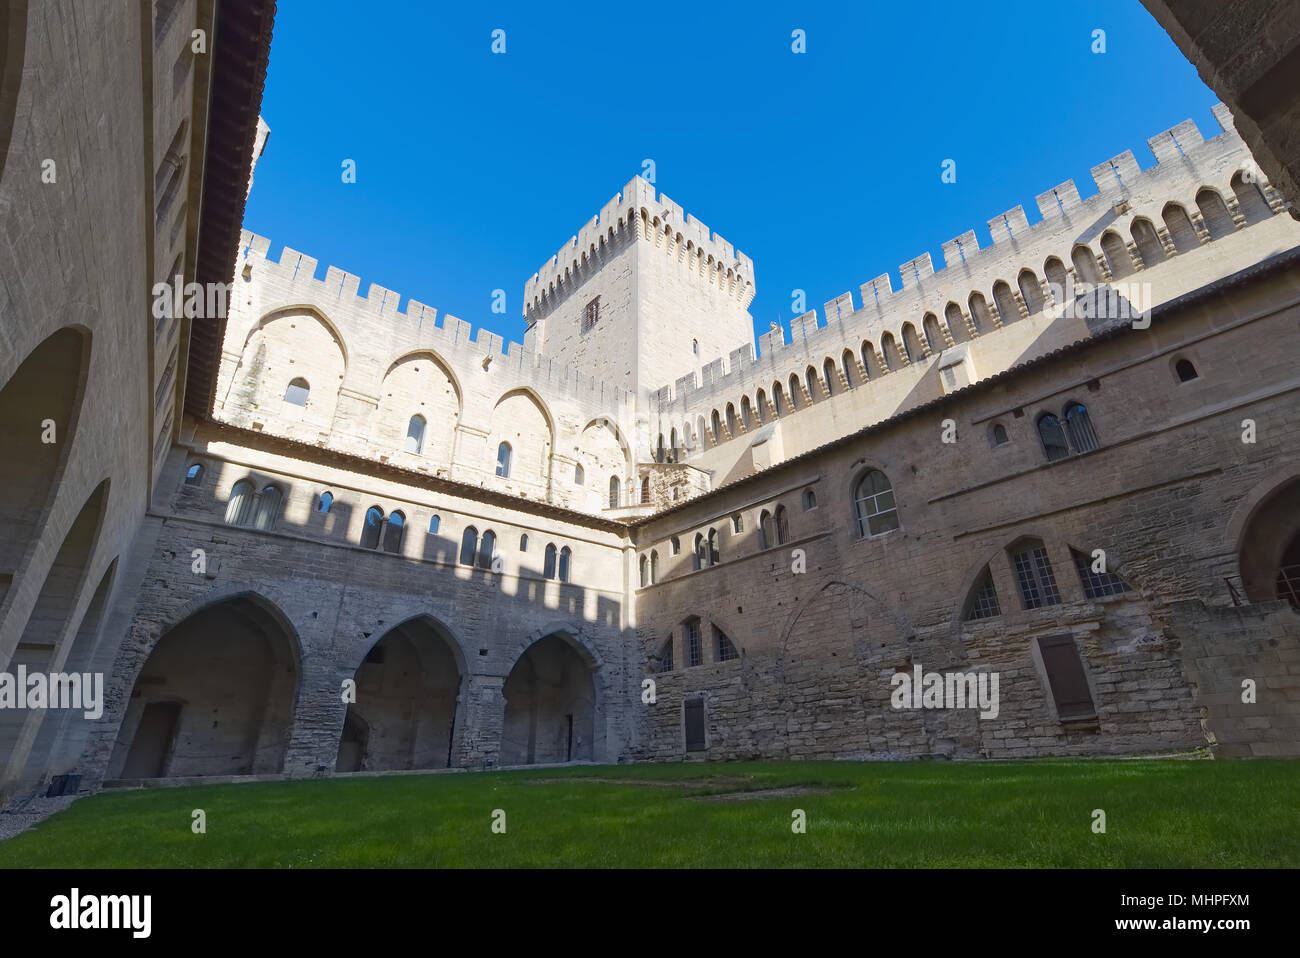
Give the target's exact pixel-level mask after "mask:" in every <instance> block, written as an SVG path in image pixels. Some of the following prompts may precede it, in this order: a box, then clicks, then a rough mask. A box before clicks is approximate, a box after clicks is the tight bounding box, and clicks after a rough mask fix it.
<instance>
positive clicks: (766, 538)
mask: <svg viewBox="0 0 1300 958" xmlns="http://www.w3.org/2000/svg"><path fill="white" fill-rule="evenodd" d="M775 544H776V532H775V531H774V529H773V527H772V513H770V512H768V511H767V510H766V509H764V510H763V511H762V513H760V515H759V517H758V547H759V548H760V549H770V548H771V547H772V546H774V545H775Z"/></svg>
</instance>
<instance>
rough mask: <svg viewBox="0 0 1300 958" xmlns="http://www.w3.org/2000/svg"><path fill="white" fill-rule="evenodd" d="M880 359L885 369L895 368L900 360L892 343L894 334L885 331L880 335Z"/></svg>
mask: <svg viewBox="0 0 1300 958" xmlns="http://www.w3.org/2000/svg"><path fill="white" fill-rule="evenodd" d="M880 361H881V363H883V364H884V367H885V369H886V370H890V371H892V370H895V369H897V368H898V366H899V364H900V362H901V361H902V360H900V359H899V356H898V347H897V346H895V345H894V334H893V333H885V335H883V336H881V337H880Z"/></svg>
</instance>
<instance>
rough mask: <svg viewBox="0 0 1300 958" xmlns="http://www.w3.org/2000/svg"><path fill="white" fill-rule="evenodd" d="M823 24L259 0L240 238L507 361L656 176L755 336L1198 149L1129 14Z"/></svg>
mask: <svg viewBox="0 0 1300 958" xmlns="http://www.w3.org/2000/svg"><path fill="white" fill-rule="evenodd" d="M449 6H450V5H449ZM840 6H841V5H834V6H831V7H827V8H826V9H822V8H821V7H820V6H818V5H814V4H809V3H788V4H755V5H749V4H745V5H741V4H734V3H728V4H707V3H691V4H680V5H678V4H672V3H654V4H619V5H610V4H593V5H590V6H587V5H583V4H566V5H564V6H563V7H556V6H554V5H551V4H546V5H542V4H517V5H516V4H467V5H455V7H454V9H447V8H444V7H443V6H442V5H441V4H430V3H416V2H405V3H398V2H393V3H385V4H380V3H373V4H369V5H365V4H356V3H355V2H336V0H280V2H279V14H278V16H277V19H276V24H275V36H274V40H273V42H272V46H271V62H270V68H269V73H268V77H267V83H266V93H265V97H264V99H263V103H262V114H263V116H264V117H265V118H266V121H267V123H268V124H270V127H271V138H270V141H269V144H268V147H267V150H266V152H265V154H264V155H263V156H262V159H261V160H260V162H259V163H258V167H257V173H256V181H255V184H254V187H253V192H252V195H251V196H250V198H249V203H248V209H247V212H246V216H245V221H244V225H245V227H246V228H248V229H250V230H252V231H253V232H255V233H259V234H261V235H263V236H267V237H269V238H270V239H271V241H272V247H271V253H272V256H278V251H279V249H280V247H281V246H283V245H285V244H287V245H289V246H291V247H293V248H294V249H297V250H301V251H302V252H305V253H307V254H309V255H311V256H314V257H316V258H317V259H319V261H320V266H319V268H318V271H317V273H318V275H319V276H321V277H323V276H324V272H325V268H326V266H327V265H334V266H338V267H340V268H342V269H345V270H347V271H348V272H351V273H355V274H357V275H359V276H360V277H361V292H362V294H363V295H364V293H365V291H366V289H367V288H368V286H369V284H370V283H372V282H375V283H378V284H380V285H381V286H385V287H387V288H389V289H392V290H395V291H396V292H398V293H400V294H401V295H402V308H403V309H404V308H405V302H406V299H407V298H408V297H414V298H415V299H417V300H420V301H421V302H424V303H427V304H428V305H430V306H433V307H435V308H437V309H438V311H439V313H440V314H442V313H451V314H453V315H456V316H458V317H460V318H461V319H464V320H467V321H468V322H470V323H472V324H473V325H474V326H475V327H480V326H482V327H487V328H489V329H491V330H493V331H494V332H497V333H500V334H501V335H502V336H504V337H505V338H506V339H507V340H515V341H520V342H522V337H523V329H524V322H523V318H522V315H521V307H522V295H523V284H524V281H525V280H526V279H527V278H528V277H529V276H531V275H532V274H533V273H534V272H535V271H536V270H537V269H538V268H539V267H540V266H542V265H543V264H544V263H545V262H546V261H547V260H548V259H549V258H550V257H551V255H552V254H554V253H555V251H556V250H558V249H559V248H560V246H561V245H562V244H563V243H565V242H566V241H567V240H568V238H569V237H570V236H572V235H573V234H574V233H576V232H577V231H578V229H579V228H580V227H581V226H582V225H583V224H584V223H586V222H587V221H588V220H589V219H591V217H592V216H594V215H596V213H597V212H599V210H600V208H601V206H603V205H604V204H605V203H606V202H607V201H608V200H609V199H610V198H611V197H612V196H614V194H615V193H617V192H618V191H619V190H620V189H621V188H622V187H623V185H624V184H625V183H627V182H628V181H629V180H630V179H631V178H632V177H633V176H636V175H637V174H638V173H640V172H641V170H642V163H643V161H644V160H645V159H653V160H654V163H655V186H656V188H657V189H658V190H660V191H661V192H663V193H666V194H667V195H668V196H669V197H671V198H672V199H673V200H674V201H676V202H677V203H679V204H681V206H682V207H683V208H684V209H685V210H686V211H687V212H688V213H690V214H692V215H694V216H695V217H697V218H698V219H700V220H702V221H703V222H704V223H706V224H708V226H709V227H710V228H711V229H712V230H714V231H715V232H717V233H719V234H721V235H722V236H723V237H725V238H726V239H727V240H729V241H730V242H731V243H733V244H734V245H735V246H736V247H737V248H738V249H740V250H741V251H743V252H744V253H746V254H748V255H749V257H750V258H751V259H752V260H753V261H754V265H755V276H756V280H757V286H758V294H757V296H756V297H755V299H754V301H753V302H752V303H751V305H750V312H751V313H752V315H753V316H754V321H755V327H756V328H757V329H758V330H759V331H761V332H766V331H767V328H768V323H769V322H770V321H773V320H776V319H778V318H779V319H781V320H783V321H785V322H786V323H787V324H788V321H789V319H790V318H791V316H792V314H793V311H792V308H791V298H792V291H793V290H795V289H802V290H805V291H806V295H807V302H808V304H809V306H815V307H816V308H817V309H818V311H819V313H820V311H821V304H822V303H823V302H825V301H827V300H829V299H832V298H833V297H835V296H837V295H839V294H840V293H842V292H845V291H846V290H851V291H852V292H853V295H854V301H855V302H859V295H858V287H859V286H860V285H861V284H862V283H864V282H866V281H867V280H870V279H872V278H874V277H876V276H878V275H880V274H881V273H885V272H889V273H891V274H892V275H893V277H894V283H895V288H897V286H898V266H899V264H900V263H903V262H905V261H908V260H910V259H911V258H912V257H914V256H917V255H920V254H921V253H923V252H925V251H927V250H928V251H930V253H931V255H932V257H933V258H934V261H935V263H936V265H938V264H940V263H941V262H942V254H941V251H940V244H942V243H943V242H944V241H946V240H948V239H951V238H953V237H955V236H957V235H959V234H960V233H963V232H965V231H966V230H968V229H972V228H973V229H975V231H976V234H977V235H978V236H979V239H980V245H981V246H985V245H987V244H988V243H989V232H988V227H987V225H986V221H987V220H988V219H990V218H991V217H993V216H995V215H998V214H1000V213H1002V212H1004V211H1005V210H1008V209H1010V208H1012V207H1014V206H1016V205H1017V204H1021V205H1023V206H1024V207H1025V211H1026V213H1027V215H1028V216H1029V220H1030V222H1031V223H1032V222H1037V221H1038V220H1039V219H1040V216H1039V214H1038V210H1037V207H1036V205H1035V203H1034V197H1035V196H1036V195H1037V194H1038V193H1040V192H1042V191H1043V190H1046V189H1049V188H1051V187H1053V186H1055V185H1056V184H1058V183H1060V182H1062V181H1064V180H1066V179H1068V178H1071V177H1072V178H1073V179H1074V180H1075V182H1076V183H1077V184H1078V186H1079V190H1080V193H1081V194H1082V195H1083V196H1085V197H1086V196H1089V195H1092V194H1093V193H1095V192H1096V187H1095V185H1094V184H1093V182H1092V179H1091V177H1090V175H1089V173H1088V171H1089V169H1090V168H1091V167H1092V166H1094V165H1095V164H1097V163H1100V162H1103V161H1104V160H1107V159H1109V158H1110V157H1112V156H1114V155H1116V154H1118V153H1121V152H1123V151H1124V150H1126V149H1132V150H1133V151H1134V153H1135V155H1136V156H1137V159H1138V164H1139V165H1140V166H1142V167H1143V168H1146V167H1149V166H1151V165H1153V164H1154V162H1155V161H1154V158H1153V157H1152V156H1151V152H1150V150H1149V149H1148V148H1147V146H1146V140H1147V138H1148V137H1150V136H1153V135H1154V134H1156V133H1158V132H1160V131H1162V130H1165V129H1168V128H1169V127H1172V126H1174V125H1175V124H1177V123H1179V122H1181V121H1182V120H1184V119H1186V118H1188V117H1191V118H1192V119H1193V120H1195V122H1196V124H1197V126H1198V127H1199V128H1200V129H1201V131H1202V133H1203V134H1205V135H1207V136H1210V135H1213V134H1215V133H1217V132H1218V125H1217V123H1215V121H1214V119H1213V117H1212V116H1211V115H1210V107H1211V106H1212V105H1213V104H1214V103H1215V101H1216V98H1215V96H1214V94H1213V92H1212V91H1211V90H1209V89H1208V88H1207V87H1205V86H1204V85H1203V84H1202V83H1201V81H1200V79H1199V78H1198V77H1197V75H1196V71H1195V69H1194V68H1193V67H1192V66H1191V65H1190V64H1188V63H1187V61H1186V60H1185V59H1184V58H1183V57H1182V55H1181V54H1180V53H1179V51H1178V49H1177V47H1176V46H1175V45H1174V43H1173V42H1172V41H1171V40H1170V39H1169V38H1168V36H1166V35H1165V33H1164V32H1163V31H1162V30H1161V29H1160V27H1159V26H1158V25H1157V24H1156V22H1155V20H1153V19H1152V18H1151V16H1150V15H1149V14H1148V13H1147V12H1146V10H1145V9H1144V8H1143V7H1142V5H1141V4H1140V3H1138V2H1137V0H1091V2H1089V0H1072V2H1069V3H1058V2H1044V0H1037V2H1010V0H996V2H990V3H989V4H983V3H971V2H963V3H955V2H954V3H948V2H942V3H933V4H926V3H922V2H913V3H907V4H896V3H889V4H885V3H875V2H870V3H854V4H851V5H850V4H846V5H844V6H851V7H852V9H848V10H846V9H840ZM495 29H502V30H504V31H505V42H506V52H505V53H504V54H494V53H492V52H491V44H492V31H493V30H495ZM796 29H801V30H803V31H805V35H806V42H807V52H806V53H802V54H796V53H793V52H792V50H791V44H792V40H791V34H792V31H794V30H796ZM1098 29H1100V30H1104V31H1105V43H1106V52H1105V53H1094V52H1092V49H1091V47H1092V44H1093V37H1092V35H1093V31H1094V30H1098ZM345 159H352V160H355V162H356V170H357V177H356V179H357V181H356V182H355V183H344V182H342V176H341V173H342V163H343V161H344V160H345ZM946 159H952V160H954V161H955V162H956V174H957V179H956V182H955V183H943V182H942V181H941V172H942V164H943V162H944V160H946ZM498 288H500V289H504V290H505V291H506V297H507V299H506V306H507V311H506V313H505V314H504V315H500V314H494V313H493V312H492V310H491V307H492V294H493V290H495V289H498ZM823 321H824V317H823ZM787 328H788V327H787Z"/></svg>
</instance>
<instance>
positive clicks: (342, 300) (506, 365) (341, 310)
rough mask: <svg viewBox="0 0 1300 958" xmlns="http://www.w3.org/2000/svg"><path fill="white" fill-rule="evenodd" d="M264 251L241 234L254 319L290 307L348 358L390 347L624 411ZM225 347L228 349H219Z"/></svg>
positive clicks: (384, 297) (492, 338)
mask: <svg viewBox="0 0 1300 958" xmlns="http://www.w3.org/2000/svg"><path fill="white" fill-rule="evenodd" d="M270 246H271V241H270V240H269V239H268V238H266V237H264V236H258V235H257V234H255V233H251V232H249V231H248V230H244V231H243V233H242V239H241V243H240V249H241V256H240V260H239V264H238V267H239V268H238V270H237V272H236V290H238V286H239V284H240V283H241V282H243V281H244V280H245V279H247V280H251V279H252V278H253V276H254V275H256V277H257V280H258V288H259V295H260V299H259V302H258V304H257V312H258V314H259V316H266V315H270V314H272V313H274V312H276V311H279V310H283V309H288V308H291V307H301V306H309V307H312V308H314V309H316V310H318V311H319V312H320V313H321V314H322V315H323V316H324V317H325V318H326V319H327V320H328V321H329V323H330V325H331V326H332V327H333V328H334V329H335V330H336V332H337V334H338V335H339V337H340V338H341V339H342V340H343V342H342V346H343V349H344V354H345V355H350V354H351V352H352V350H351V349H350V348H349V347H350V346H356V345H358V344H359V343H361V342H366V343H373V342H375V341H385V340H391V348H390V349H389V352H397V351H407V352H410V351H416V350H430V351H432V352H434V353H436V354H437V355H438V356H439V357H440V358H442V359H443V360H444V361H445V362H446V363H447V364H448V365H449V366H451V367H452V369H453V370H456V371H457V372H458V374H460V375H464V374H465V371H469V370H472V371H473V372H474V374H475V375H478V376H482V375H486V376H488V377H490V378H492V379H496V380H499V381H500V382H499V384H498V386H497V387H496V388H497V389H499V390H507V389H511V388H518V387H520V386H523V387H528V388H532V389H534V390H536V391H537V392H538V393H539V394H540V395H543V396H547V397H550V396H555V395H562V396H566V397H569V398H571V399H573V400H575V401H577V402H579V403H580V404H582V405H583V406H584V407H587V408H589V409H590V410H591V411H592V412H593V414H596V413H604V414H610V415H614V416H616V417H618V416H622V415H623V414H625V413H628V412H629V411H630V410H631V408H632V394H631V393H630V392H629V391H628V390H626V389H624V388H622V387H619V386H617V385H614V384H612V383H609V382H605V381H602V380H598V379H596V378H594V377H592V376H590V375H587V374H586V373H584V372H582V371H581V370H579V369H577V368H575V367H573V366H570V365H566V364H563V363H560V362H556V361H555V360H553V359H551V358H549V357H547V356H544V355H540V354H538V353H536V352H534V351H532V350H529V349H527V348H525V347H524V346H523V345H521V344H520V343H516V342H510V343H507V342H505V340H504V339H503V337H501V336H500V335H499V334H497V333H494V332H492V331H490V330H487V329H482V328H480V329H477V330H476V329H475V328H474V327H473V326H472V325H471V324H470V323H468V322H466V321H464V320H462V319H458V318H457V317H456V316H453V315H451V314H450V313H443V314H439V312H438V310H437V309H436V308H434V307H432V306H429V305H426V304H425V303H421V302H419V301H418V300H416V299H410V300H408V302H407V304H406V308H405V309H404V310H403V309H400V308H399V304H400V301H401V296H400V294H399V293H396V292H394V291H393V290H390V289H387V288H385V287H383V286H380V285H379V284H377V283H372V284H371V285H370V288H369V290H368V291H367V293H366V295H365V296H362V295H360V285H361V280H360V278H359V277H357V276H355V275H353V274H352V273H349V272H347V271H346V270H342V269H339V268H338V267H336V266H330V267H328V268H327V269H326V271H325V278H324V279H323V280H321V279H317V278H316V276H315V273H316V269H317V266H318V262H319V261H318V260H317V259H315V258H314V257H311V256H308V255H307V254H305V253H301V252H299V251H298V250H295V249H292V248H291V247H289V246H285V247H284V249H283V251H282V252H281V254H280V258H279V260H278V261H276V260H273V259H270V258H269V257H268V256H267V253H268V251H269V249H270ZM376 322H379V323H381V324H382V331H381V330H377V329H376V328H375V325H374V324H375V323H376ZM233 345H234V344H230V343H228V344H227V349H230V348H233Z"/></svg>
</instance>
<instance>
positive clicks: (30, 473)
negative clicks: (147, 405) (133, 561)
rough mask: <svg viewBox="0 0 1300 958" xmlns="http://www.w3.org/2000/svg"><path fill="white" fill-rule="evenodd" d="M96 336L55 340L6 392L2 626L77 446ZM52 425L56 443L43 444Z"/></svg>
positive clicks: (71, 329) (0, 411)
mask: <svg viewBox="0 0 1300 958" xmlns="http://www.w3.org/2000/svg"><path fill="white" fill-rule="evenodd" d="M91 343H92V336H91V333H90V330H88V329H86V328H85V327H83V326H65V327H64V328H62V329H60V330H58V331H56V332H54V333H52V334H50V335H49V336H47V337H46V338H45V339H44V340H43V341H42V342H41V343H40V344H39V345H38V346H36V348H34V349H33V350H32V351H31V352H30V353H29V354H28V355H27V357H26V358H25V359H23V361H22V363H21V364H20V365H19V366H18V367H17V369H14V370H13V371H12V372H11V373H10V375H9V377H8V379H7V380H6V381H5V383H4V386H3V388H0V488H3V489H4V495H3V496H0V528H3V529H4V535H3V536H0V621H3V620H4V618H6V617H7V613H8V611H9V604H10V602H9V599H10V597H9V594H8V593H9V592H10V587H11V585H12V584H13V583H14V582H15V581H16V580H17V579H18V578H19V577H20V575H21V572H22V570H23V569H24V568H25V567H26V565H27V563H28V562H29V561H30V559H31V552H32V550H33V549H34V548H35V546H36V544H37V542H38V541H39V539H40V536H41V533H42V530H43V529H44V528H45V524H46V522H47V520H48V518H49V515H50V511H51V508H52V506H53V504H54V499H55V496H56V494H57V492H58V489H59V485H60V483H61V481H62V479H63V476H64V473H65V471H66V469H67V465H68V458H69V456H70V455H71V452H72V449H73V447H74V446H75V444H76V439H77V426H78V423H79V422H80V418H81V404H82V401H83V400H84V398H85V393H86V380H87V376H88V374H89V369H90V360H91ZM48 423H52V424H53V425H52V428H53V437H54V439H55V441H54V442H44V441H42V437H43V435H45V434H46V433H47V431H48V430H49V428H50V427H49V425H48Z"/></svg>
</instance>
